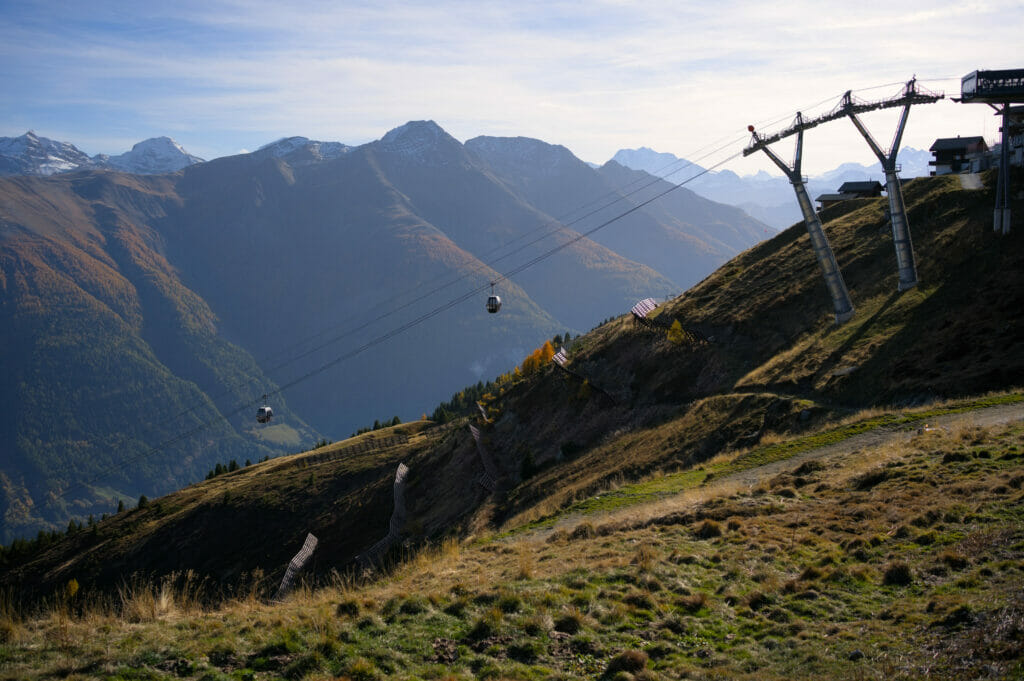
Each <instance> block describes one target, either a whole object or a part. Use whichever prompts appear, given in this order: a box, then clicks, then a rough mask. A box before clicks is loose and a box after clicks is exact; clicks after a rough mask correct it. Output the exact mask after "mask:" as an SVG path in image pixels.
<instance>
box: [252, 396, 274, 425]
mask: <svg viewBox="0 0 1024 681" xmlns="http://www.w3.org/2000/svg"><path fill="white" fill-rule="evenodd" d="M272 418H274V410H273V409H271V408H270V407H269V406H267V396H266V395H264V396H263V406H262V407H260V408H259V409H257V410H256V421H257V422H259V423H270V419H272Z"/></svg>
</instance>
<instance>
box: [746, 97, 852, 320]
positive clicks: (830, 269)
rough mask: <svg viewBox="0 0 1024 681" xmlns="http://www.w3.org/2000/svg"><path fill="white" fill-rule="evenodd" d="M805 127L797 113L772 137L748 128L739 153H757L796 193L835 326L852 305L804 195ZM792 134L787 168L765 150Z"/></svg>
mask: <svg viewBox="0 0 1024 681" xmlns="http://www.w3.org/2000/svg"><path fill="white" fill-rule="evenodd" d="M809 123H810V122H809V121H804V118H803V115H802V114H801V113H800V112H799V111H798V112H797V114H796V121H795V122H794V123H793V125H792V126H790V127H789V128H787V129H786V130H784V131H783V132H782V133H776V134H774V135H772V136H770V137H761V136H759V135H758V134H757V131H756V130H754V126H752V125H751V126H749V127H748V128H747V129H748V130H749V131H750V134H751V135H752V139H751V141H750V144H749V145H748V146H747V148H746V149H744V150H743V155H744V156H749V155H750V154H753V153H754V152H756V151H757V150H758V149H760V150H761V151H763V152H764V153H765V154H767V155H768V158H770V159H771V160H772V162H773V163H774V164H775V165H777V166H778V167H779V170H781V171H782V172H783V173H785V175H786V177H787V178H789V182H790V184H792V185H793V191H794V192H796V200H797V202H798V203H799V204H800V210H801V211H802V212H803V214H804V224H805V225H806V226H807V234H808V236H810V238H811V247H812V248H813V249H814V255H815V256H816V257H817V258H818V265H819V266H820V267H821V273H822V274H823V275H824V277H825V286H826V287H828V293H829V296H831V297H832V307H833V308H835V312H836V324H842V323H844V322H846V321H847V320H848V319H849V318H850V317H852V316H853V303H852V302H851V301H850V292H849V291H848V290H846V282H844V281H843V273H842V272H840V271H839V266H838V265H837V264H836V256H835V255H834V254H833V253H832V247H831V246H830V245H829V243H828V237H826V236H825V230H824V229H822V227H821V218H819V217H818V214H817V213H816V212H815V211H814V204H812V203H811V197H810V196H809V195H808V194H807V187H806V182H807V180H806V179H805V178H804V176H803V175H801V174H800V162H801V160H802V157H803V147H804V130H805V129H806V128H810V127H814V126H815V125H817V123H816V122H815V123H813V124H809ZM793 133H796V136H797V137H796V153H795V155H794V156H793V166H792V167H790V166H789V165H787V164H786V162H785V161H783V160H782V159H781V158H779V157H778V156H776V155H775V152H773V151H772V150H771V149H769V148H768V145H769V144H771V143H772V142H775V141H777V140H780V139H782V138H783V137H788V136H789V135H792V134H793Z"/></svg>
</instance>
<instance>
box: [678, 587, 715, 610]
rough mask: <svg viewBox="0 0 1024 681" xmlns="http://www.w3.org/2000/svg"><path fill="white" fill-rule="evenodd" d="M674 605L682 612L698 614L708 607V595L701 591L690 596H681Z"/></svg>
mask: <svg viewBox="0 0 1024 681" xmlns="http://www.w3.org/2000/svg"><path fill="white" fill-rule="evenodd" d="M676 604H677V605H678V606H679V607H680V608H682V609H683V610H685V611H687V612H690V613H694V612H698V611H699V610H701V609H702V608H705V607H707V605H708V595H707V594H706V593H704V592H702V591H698V592H697V593H693V594H690V595H689V596H683V597H682V598H680V599H679V600H678V601H676Z"/></svg>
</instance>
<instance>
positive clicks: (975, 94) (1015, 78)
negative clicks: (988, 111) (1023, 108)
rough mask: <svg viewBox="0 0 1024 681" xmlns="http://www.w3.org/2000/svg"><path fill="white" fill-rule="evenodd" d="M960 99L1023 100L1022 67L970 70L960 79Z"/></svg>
mask: <svg viewBox="0 0 1024 681" xmlns="http://www.w3.org/2000/svg"><path fill="white" fill-rule="evenodd" d="M960 101H962V102H981V103H1004V104H1011V103H1013V102H1024V69H1002V70H999V71H972V72H971V73H968V74H967V75H966V76H964V77H963V78H962V79H961V81H960Z"/></svg>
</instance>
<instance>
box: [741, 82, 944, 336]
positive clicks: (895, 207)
mask: <svg viewBox="0 0 1024 681" xmlns="http://www.w3.org/2000/svg"><path fill="white" fill-rule="evenodd" d="M942 98H943V95H941V94H933V93H930V92H922V91H921V90H919V89H918V87H917V79H916V78H911V79H910V81H909V82H908V83H907V84H906V86H905V87H904V88H903V92H901V93H900V94H899V95H897V96H895V97H892V98H890V99H883V100H881V101H877V102H862V101H856V100H855V99H854V97H853V94H852V91H851V90H847V91H846V94H844V95H843V97H842V99H840V101H839V104H837V105H836V106H835V107H834V108H833V109H832V110H831V111H829V112H828V113H825V114H822V115H821V116H818V117H817V118H812V119H805V118H804V117H803V116H802V115H801V114H800V113H799V112H798V113H797V115H796V120H795V121H794V122H793V124H792V125H790V126H789V127H788V128H786V129H785V130H782V131H780V132H777V133H775V134H773V135H768V136H766V137H760V136H759V135H758V134H757V133H756V132H755V131H754V127H753V126H750V127H749V128H748V129H749V130H750V132H751V133H752V135H753V139H752V140H751V142H750V144H749V145H747V148H746V149H744V150H743V155H744V156H749V155H750V154H753V153H754V152H756V151H758V150H763V151H764V152H765V153H766V154H767V155H768V157H769V158H770V159H771V160H772V161H773V162H774V163H775V165H777V166H779V168H780V169H781V170H782V172H784V173H785V174H786V177H788V178H789V181H790V182H791V183H792V184H793V189H794V191H796V197H797V201H799V203H800V209H801V210H802V211H803V214H804V222H805V223H806V225H807V232H808V234H809V235H810V236H811V245H812V246H813V247H814V252H815V255H817V257H818V264H819V265H821V270H822V273H823V274H824V275H825V284H826V285H827V286H828V290H829V294H830V295H831V296H832V304H833V305H834V306H835V310H836V323H837V324H842V323H843V322H844V321H846V320H847V319H849V318H850V317H851V316H852V315H853V303H851V302H850V296H849V292H847V290H846V284H845V283H844V282H843V277H842V274H841V273H840V272H839V268H838V266H837V265H836V261H835V256H834V255H833V254H832V249H831V247H830V246H829V244H828V239H827V238H826V237H825V233H824V231H823V230H822V228H821V219H820V218H819V217H818V215H817V213H815V212H814V207H813V205H812V204H811V199H810V197H809V196H808V195H807V189H806V187H805V186H804V182H805V180H804V179H803V177H802V176H801V175H800V155H801V148H802V146H803V134H804V130H807V129H808V128H814V127H817V126H818V125H820V124H822V123H827V122H829V121H834V120H836V119H837V118H843V117H844V116H845V117H849V118H850V120H851V121H853V124H854V125H855V126H856V127H857V130H858V131H860V133H861V135H863V136H864V139H865V140H867V143H868V146H870V147H871V150H872V151H873V152H875V156H877V157H878V160H879V161H880V162H881V164H882V170H883V171H884V172H885V183H886V192H887V193H888V195H889V215H890V220H891V222H892V236H893V244H894V246H895V248H896V263H897V267H898V270H899V290H900V291H904V290H906V289H908V288H911V287H913V286H915V285H916V284H917V266H916V265H915V264H914V248H913V244H912V243H911V240H910V227H909V225H908V224H907V212H906V207H905V206H904V204H903V190H902V188H901V187H900V180H899V177H897V173H898V172H899V171H900V167H899V165H897V163H896V155H897V153H898V152H899V148H900V140H901V139H902V138H903V130H904V128H905V127H906V124H907V116H908V114H909V113H910V107H911V106H913V105H914V104H931V103H933V102H937V101H938V100H940V99H942ZM898 106H902V107H903V115H902V116H900V122H899V126H898V127H897V129H896V135H895V136H894V138H893V142H892V145H891V146H890V147H889V150H888V152H883V151H882V149H881V147H879V146H878V143H877V142H875V140H874V138H873V137H872V136H871V133H870V132H868V130H867V128H865V127H864V124H863V123H861V121H860V119H859V118H858V117H857V115H858V114H861V113H865V112H868V111H876V110H878V109H889V108H893V107H898ZM794 134H795V135H797V136H798V137H797V146H796V158H795V160H794V162H793V168H790V167H789V166H787V165H786V164H785V163H783V162H782V161H781V160H780V159H779V158H778V156H776V155H775V154H773V153H772V152H771V150H770V149H768V145H769V144H772V143H773V142H778V141H779V140H780V139H782V138H783V137H789V136H790V135H794Z"/></svg>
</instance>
